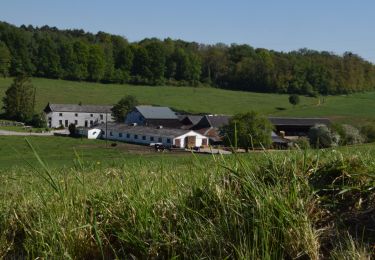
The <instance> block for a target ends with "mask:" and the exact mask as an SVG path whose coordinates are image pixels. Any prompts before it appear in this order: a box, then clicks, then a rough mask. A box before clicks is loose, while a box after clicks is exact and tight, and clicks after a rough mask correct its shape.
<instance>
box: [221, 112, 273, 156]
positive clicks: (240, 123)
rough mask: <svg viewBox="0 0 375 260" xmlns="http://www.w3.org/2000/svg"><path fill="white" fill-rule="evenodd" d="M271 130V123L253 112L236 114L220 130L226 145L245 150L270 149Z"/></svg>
mask: <svg viewBox="0 0 375 260" xmlns="http://www.w3.org/2000/svg"><path fill="white" fill-rule="evenodd" d="M272 130H273V126H272V124H271V122H270V121H269V120H268V119H267V118H266V117H265V116H262V115H259V114H257V113H255V112H249V113H245V114H237V115H235V116H233V117H232V118H231V119H230V121H229V123H228V125H225V126H224V127H223V128H222V131H223V133H224V135H225V138H224V142H225V143H226V145H228V146H233V147H235V148H237V147H242V148H245V149H246V150H247V149H249V148H263V147H265V148H267V147H270V146H271V144H272V139H271V134H272Z"/></svg>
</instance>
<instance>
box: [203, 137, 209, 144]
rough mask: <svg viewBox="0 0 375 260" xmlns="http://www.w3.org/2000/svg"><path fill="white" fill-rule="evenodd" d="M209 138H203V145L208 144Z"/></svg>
mask: <svg viewBox="0 0 375 260" xmlns="http://www.w3.org/2000/svg"><path fill="white" fill-rule="evenodd" d="M207 145H208V143H207V138H204V139H202V146H207Z"/></svg>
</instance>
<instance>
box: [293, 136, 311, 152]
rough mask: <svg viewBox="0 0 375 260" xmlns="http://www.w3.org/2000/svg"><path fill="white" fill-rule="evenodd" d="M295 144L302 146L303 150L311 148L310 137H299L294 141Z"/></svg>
mask: <svg viewBox="0 0 375 260" xmlns="http://www.w3.org/2000/svg"><path fill="white" fill-rule="evenodd" d="M294 144H295V145H296V146H297V147H298V148H300V149H302V150H306V149H309V148H310V140H309V138H307V137H300V138H298V139H297V140H296V141H295V142H294Z"/></svg>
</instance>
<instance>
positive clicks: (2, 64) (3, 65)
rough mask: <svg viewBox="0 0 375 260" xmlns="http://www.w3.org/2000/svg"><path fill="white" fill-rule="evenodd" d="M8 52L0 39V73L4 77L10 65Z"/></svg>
mask: <svg viewBox="0 0 375 260" xmlns="http://www.w3.org/2000/svg"><path fill="white" fill-rule="evenodd" d="M10 58H11V56H10V52H9V50H8V47H7V46H6V45H5V44H4V43H3V42H1V41H0V75H2V76H4V77H6V76H7V75H8V71H9V67H10Z"/></svg>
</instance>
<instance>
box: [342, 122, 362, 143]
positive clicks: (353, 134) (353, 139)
mask: <svg viewBox="0 0 375 260" xmlns="http://www.w3.org/2000/svg"><path fill="white" fill-rule="evenodd" d="M342 129H343V131H344V136H341V138H342V139H343V141H342V142H343V144H361V143H363V142H364V138H363V136H362V135H361V133H360V132H359V130H358V129H357V128H355V127H354V126H351V125H342Z"/></svg>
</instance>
